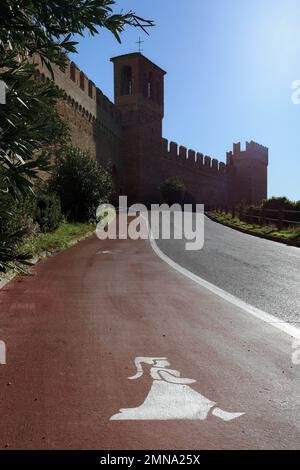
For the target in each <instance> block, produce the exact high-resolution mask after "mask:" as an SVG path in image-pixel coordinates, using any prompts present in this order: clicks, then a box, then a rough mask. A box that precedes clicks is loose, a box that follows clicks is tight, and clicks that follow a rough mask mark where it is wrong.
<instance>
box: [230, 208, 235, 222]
mask: <svg viewBox="0 0 300 470" xmlns="http://www.w3.org/2000/svg"><path fill="white" fill-rule="evenodd" d="M231 218H232V219H235V206H233V208H232V209H231Z"/></svg>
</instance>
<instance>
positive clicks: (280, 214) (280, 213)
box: [277, 210, 284, 230]
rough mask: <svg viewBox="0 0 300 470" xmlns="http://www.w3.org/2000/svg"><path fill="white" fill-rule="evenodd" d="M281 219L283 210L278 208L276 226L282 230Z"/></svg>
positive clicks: (282, 218)
mask: <svg viewBox="0 0 300 470" xmlns="http://www.w3.org/2000/svg"><path fill="white" fill-rule="evenodd" d="M283 220H284V211H283V210H279V211H278V221H277V228H278V230H282V228H283Z"/></svg>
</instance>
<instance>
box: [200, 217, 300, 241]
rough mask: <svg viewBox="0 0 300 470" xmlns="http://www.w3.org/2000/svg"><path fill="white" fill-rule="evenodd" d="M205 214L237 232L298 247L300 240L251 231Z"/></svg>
mask: <svg viewBox="0 0 300 470" xmlns="http://www.w3.org/2000/svg"><path fill="white" fill-rule="evenodd" d="M205 215H206V216H207V217H208V218H209V219H210V220H212V221H213V222H216V223H217V224H220V225H224V227H228V228H232V229H233V230H237V231H238V232H242V233H246V234H247V235H253V237H258V238H264V239H265V240H271V241H272V242H278V243H281V244H282V245H288V246H294V247H296V248H300V242H295V241H293V240H284V239H283V238H278V237H273V236H272V235H268V234H264V233H255V232H252V231H251V230H247V229H245V228H242V227H237V226H235V225H230V224H226V223H225V222H222V221H221V220H218V219H217V218H215V217H214V216H213V215H211V214H210V213H208V212H206V213H205Z"/></svg>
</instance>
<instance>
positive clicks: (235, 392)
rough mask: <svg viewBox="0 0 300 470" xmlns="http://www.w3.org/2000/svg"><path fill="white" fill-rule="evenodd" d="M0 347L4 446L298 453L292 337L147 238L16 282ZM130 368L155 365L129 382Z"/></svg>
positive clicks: (3, 305) (75, 257) (72, 255)
mask: <svg viewBox="0 0 300 470" xmlns="http://www.w3.org/2000/svg"><path fill="white" fill-rule="evenodd" d="M221 238H222V237H221ZM254 243H256V242H254ZM262 243H264V242H262ZM244 246H245V247H246V245H244ZM282 249H284V247H283V248H282ZM251 262H253V260H252V261H251ZM236 282H237V281H236ZM0 338H1V339H2V340H4V341H5V342H6V345H7V364H6V365H0V416H1V420H0V447H1V448H2V449H128V450H131V449H145V450H147V449H149V450H152V449H175V450H176V449H187V450H189V449H191V450H192V449H297V448H299V441H300V420H299V404H300V397H299V395H300V393H299V390H300V383H299V367H300V366H295V365H294V364H293V363H292V359H291V356H292V338H291V337H289V336H288V335H287V334H286V333H284V332H282V331H280V330H278V329H277V328H275V327H274V326H272V325H269V324H267V323H264V322H263V321H261V320H259V319H258V318H255V317H254V316H252V315H248V314H247V313H246V312H245V311H243V310H241V309H240V308H238V307H237V306H234V305H232V304H230V303H228V302H226V301H225V300H223V299H221V298H218V297H216V296H214V295H213V294H212V293H211V292H209V291H208V290H207V289H205V288H202V287H201V286H199V285H197V284H196V283H194V282H193V281H191V280H189V279H187V278H185V277H183V276H182V275H181V274H179V273H178V272H176V271H174V270H172V269H171V268H170V267H169V266H168V265H167V264H165V263H163V262H162V261H161V260H160V259H159V258H158V257H157V256H156V255H155V254H154V252H153V251H152V249H151V247H150V245H149V243H148V242H147V241H130V240H129V241H105V242H100V241H99V240H97V239H96V238H95V237H93V238H91V239H88V240H86V241H84V242H81V243H80V244H79V245H77V246H75V247H73V248H72V249H70V250H68V251H66V252H65V253H62V254H60V255H57V256H54V257H53V258H51V259H49V260H47V261H43V262H41V263H39V264H38V265H36V266H35V267H34V268H33V275H32V276H30V277H21V278H17V279H15V280H13V281H12V282H10V283H9V284H8V285H7V286H6V287H5V288H4V289H2V290H0ZM137 357H146V358H156V359H155V360H154V359H150V360H149V359H146V360H145V359H144V361H142V362H141V365H142V371H143V375H141V374H139V378H136V379H135V380H129V379H128V378H129V377H132V376H134V375H135V374H136V372H137V370H138V369H137V365H138V363H137V364H135V362H134V361H135V359H136V358H137ZM157 358H165V359H161V360H157ZM166 358H167V359H166ZM166 361H168V362H166ZM136 377H137V376H136ZM146 397H147V399H146ZM224 412H225V414H224ZM227 413H229V415H228V414H227ZM231 413H244V414H243V415H240V416H237V417H235V418H234V419H232V420H231V421H226V420H224V417H225V418H226V417H227V418H228V416H229V417H233V416H234V415H232V414H231ZM113 416H114V419H113V420H111V418H112V417H113ZM130 417H131V418H132V419H130ZM122 418H123V419H122Z"/></svg>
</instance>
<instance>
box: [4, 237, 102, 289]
mask: <svg viewBox="0 0 300 470" xmlns="http://www.w3.org/2000/svg"><path fill="white" fill-rule="evenodd" d="M94 233H95V230H93V231H91V232H88V233H87V234H85V235H83V236H82V237H79V238H75V239H74V240H70V241H69V242H68V244H67V246H66V248H64V249H63V250H62V251H52V252H50V251H43V252H42V253H39V254H38V255H36V256H34V257H33V258H32V259H31V260H30V263H31V265H32V266H35V265H36V264H37V263H39V262H40V261H42V260H44V259H46V258H50V257H51V256H54V255H58V254H59V253H63V252H64V251H66V250H68V249H69V248H72V247H73V246H75V245H77V244H78V243H80V242H81V241H83V240H86V239H87V238H89V237H92V236H93V235H94ZM18 275H20V273H16V272H13V271H9V272H8V273H6V274H3V275H2V276H1V275H0V290H1V289H3V287H5V286H6V285H7V284H8V283H9V282H10V281H12V280H13V279H14V278H15V277H16V276H18Z"/></svg>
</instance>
